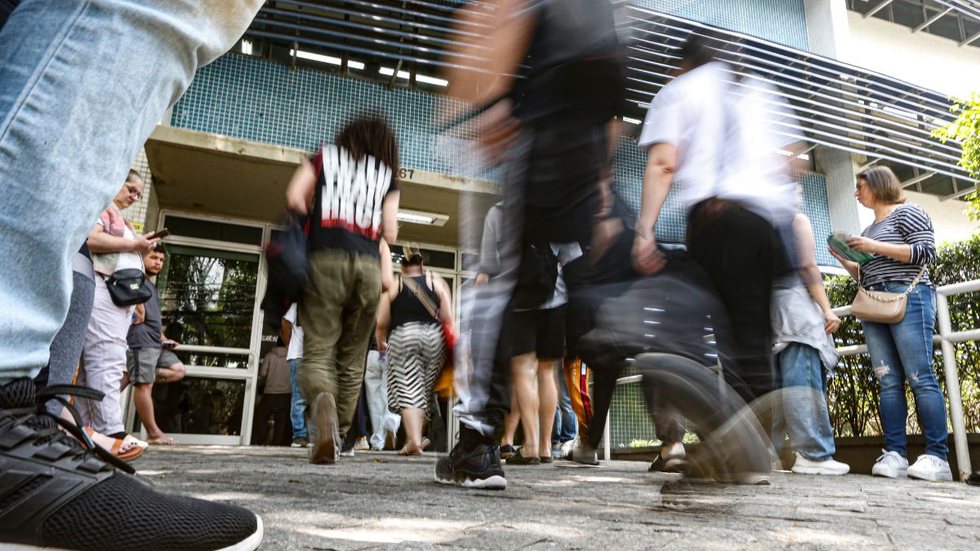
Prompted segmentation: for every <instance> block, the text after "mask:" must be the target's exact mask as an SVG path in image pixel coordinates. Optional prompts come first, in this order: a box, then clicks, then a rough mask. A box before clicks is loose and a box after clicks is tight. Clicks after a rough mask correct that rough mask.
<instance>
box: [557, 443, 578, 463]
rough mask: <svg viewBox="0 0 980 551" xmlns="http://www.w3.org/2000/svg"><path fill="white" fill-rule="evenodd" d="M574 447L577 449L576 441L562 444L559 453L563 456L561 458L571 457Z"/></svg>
mask: <svg viewBox="0 0 980 551" xmlns="http://www.w3.org/2000/svg"><path fill="white" fill-rule="evenodd" d="M574 447H575V440H566V441H565V442H562V443H561V448H559V449H560V450H561V451H560V452H559V453H560V454H561V458H562V459H568V458H569V457H571V455H572V448H574Z"/></svg>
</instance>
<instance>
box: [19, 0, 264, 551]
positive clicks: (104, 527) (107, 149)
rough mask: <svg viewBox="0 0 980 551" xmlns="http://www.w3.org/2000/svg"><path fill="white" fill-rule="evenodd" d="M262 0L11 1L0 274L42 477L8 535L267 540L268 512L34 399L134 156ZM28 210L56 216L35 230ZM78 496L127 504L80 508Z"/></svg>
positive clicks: (197, 542)
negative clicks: (142, 479) (228, 497)
mask: <svg viewBox="0 0 980 551" xmlns="http://www.w3.org/2000/svg"><path fill="white" fill-rule="evenodd" d="M261 5H262V2H260V1H257V0H246V1H243V2H224V1H217V0H203V1H200V2H186V1H170V0H168V1H166V2H163V1H159V0H144V1H140V2H131V1H125V0H87V1H86V2H68V1H49V0H22V1H21V2H19V4H18V5H17V7H16V8H15V9H14V10H13V12H12V13H10V14H9V18H8V17H7V15H8V14H7V13H2V14H0V22H3V21H4V20H5V23H3V27H2V29H0V184H2V185H3V188H4V198H3V201H0V235H3V236H4V239H2V240H0V257H2V258H3V259H4V260H5V262H8V263H9V264H10V265H12V266H17V267H18V270H6V271H4V272H3V274H2V275H0V312H3V316H2V317H0V334H3V335H4V339H3V342H2V343H0V352H2V353H0V383H6V384H3V386H0V439H3V440H4V441H5V442H7V443H8V444H7V445H6V446H5V447H4V448H3V450H2V451H0V470H2V471H4V472H13V471H18V472H22V473H26V474H25V476H28V477H31V479H30V480H31V481H30V482H25V486H23V487H24V488H31V491H30V492H28V493H26V494H24V495H22V496H21V497H20V499H19V501H18V502H17V503H16V504H15V505H13V506H12V507H10V508H8V509H7V510H6V511H4V512H3V513H0V526H2V528H0V542H2V543H3V544H7V545H9V544H19V545H24V546H35V547H40V546H51V545H56V546H58V547H60V548H65V549H82V548H85V549H91V548H107V547H111V546H116V545H118V544H119V542H128V543H129V544H130V545H140V546H143V547H146V548H162V547H165V546H173V547H178V546H179V547H182V548H184V549H187V550H198V549H199V550H204V549H221V548H227V547H231V546H236V547H237V548H238V549H254V548H255V547H257V546H258V545H259V543H260V542H261V540H262V522H261V519H259V517H257V516H256V515H255V514H253V513H251V512H249V511H247V510H245V509H242V508H240V507H235V506H232V505H226V504H220V503H210V502H206V501H202V500H197V499H188V498H174V497H171V496H169V495H166V494H162V493H159V492H156V491H154V490H152V489H150V488H148V487H146V486H145V485H142V484H139V483H137V482H136V481H135V480H134V479H133V478H132V477H130V476H128V475H127V474H124V473H128V472H132V470H131V469H129V468H127V467H124V466H121V465H119V464H117V463H116V462H115V461H113V460H109V459H107V458H106V457H105V456H103V455H102V454H98V453H97V452H93V451H92V450H91V449H90V448H89V447H88V445H89V444H88V440H87V439H85V438H84V436H82V435H81V433H79V432H76V431H78V428H77V427H75V426H74V425H72V426H71V428H69V427H68V426H65V430H69V431H71V432H72V433H73V434H76V436H81V442H84V444H80V443H79V441H78V440H75V439H73V438H70V437H68V436H65V435H62V434H60V433H58V432H57V430H54V431H53V432H52V429H53V428H54V427H56V426H57V425H56V423H57V421H55V420H54V419H53V418H52V417H50V416H49V415H48V413H47V412H45V411H39V412H37V413H25V411H30V410H31V409H32V408H33V407H35V403H34V402H35V400H42V401H44V400H46V399H47V398H48V396H49V394H47V393H45V392H42V393H40V394H38V393H36V392H35V387H34V385H33V383H32V382H30V381H28V380H27V379H24V377H32V376H34V375H35V374H36V373H37V372H38V371H39V370H40V369H41V368H42V367H43V366H44V365H45V364H46V363H47V362H48V357H49V345H50V344H51V341H52V339H53V338H54V336H55V334H56V333H57V332H58V330H59V328H60V327H61V325H62V323H63V321H64V320H65V314H66V312H67V311H68V305H69V298H70V296H71V288H70V284H71V262H70V261H71V258H72V254H73V253H74V252H75V251H76V250H78V247H79V245H80V244H81V243H82V242H83V241H85V236H86V235H87V234H88V233H89V232H90V231H91V228H92V223H93V221H94V220H96V218H97V216H98V214H99V212H100V211H101V210H102V209H104V208H105V205H106V204H108V203H109V202H110V200H111V199H112V198H113V196H114V194H115V193H116V191H117V189H118V187H117V186H118V182H120V181H122V180H123V179H124V178H125V177H126V171H127V168H128V166H129V163H130V162H131V161H132V159H133V158H134V157H135V155H136V152H137V151H138V149H139V148H140V147H141V146H142V144H143V142H144V141H145V140H146V138H147V137H148V136H149V135H150V132H151V131H152V130H153V127H154V126H155V125H156V123H157V121H159V120H160V118H161V116H162V115H163V114H164V112H165V111H166V109H167V107H168V105H170V104H172V103H173V102H174V101H176V100H177V98H178V97H180V95H181V94H182V93H183V91H184V90H185V89H186V88H187V86H188V84H189V83H190V81H191V79H192V78H193V75H194V72H195V71H196V70H197V68H198V67H200V66H202V65H204V64H206V63H208V62H209V61H211V60H212V59H214V58H215V57H217V56H218V55H220V54H222V53H224V52H225V51H227V49H228V48H229V47H231V46H232V45H233V44H234V43H235V41H236V40H237V39H238V38H239V37H240V36H241V34H242V32H243V31H244V30H245V28H246V26H247V25H248V23H249V22H250V21H251V19H252V17H254V15H255V13H256V12H257V11H258V10H259V8H260V7H261ZM6 8H9V3H8V4H7V6H5V7H4V9H6ZM83 77H84V78H83ZM107 121H113V122H114V123H115V124H114V125H113V128H112V131H108V132H107V131H106V129H105V125H106V122H107ZM93 138H97V139H93ZM29 212H43V213H44V216H45V217H46V221H47V223H48V224H49V225H50V226H51V227H53V228H56V230H55V231H37V229H36V224H37V221H36V219H35V218H34V217H31V216H25V213H29ZM25 273H32V274H46V277H41V278H37V277H23V274H25ZM96 283H97V285H96V289H98V287H99V285H100V283H99V282H98V281H97V282H96ZM73 392H78V391H77V390H74V391H73ZM96 454H97V455H98V456H97V457H96ZM106 461H108V462H106ZM72 465H73V466H72ZM120 470H121V471H122V472H120ZM35 481H39V482H40V483H35ZM66 488H71V490H70V491H69V490H66ZM123 502H124V503H126V504H127V507H122V508H120V507H119V504H120V503H123ZM151 505H152V507H151ZM151 509H152V510H153V511H156V514H151V513H149V511H150V510H151ZM79 510H86V511H107V510H111V511H114V512H115V518H112V519H108V518H107V517H104V516H98V515H96V516H92V515H82V517H79V516H78V515H74V514H71V512H72V511H75V512H77V511H79ZM34 511H44V515H35V514H33V513H32V512H34ZM13 518H16V519H17V520H16V521H13V520H12V519H13ZM79 519H80V520H79Z"/></svg>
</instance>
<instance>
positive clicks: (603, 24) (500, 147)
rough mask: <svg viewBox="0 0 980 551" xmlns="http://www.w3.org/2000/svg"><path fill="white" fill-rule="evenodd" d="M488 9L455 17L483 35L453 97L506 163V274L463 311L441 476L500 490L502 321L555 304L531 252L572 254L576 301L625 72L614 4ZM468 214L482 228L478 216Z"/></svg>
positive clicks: (468, 50)
mask: <svg viewBox="0 0 980 551" xmlns="http://www.w3.org/2000/svg"><path fill="white" fill-rule="evenodd" d="M491 4H493V8H494V11H493V18H487V17H486V14H485V13H484V12H482V11H481V12H479V13H477V12H476V11H473V10H463V11H461V12H460V13H459V17H460V19H459V24H460V25H466V24H469V23H476V24H478V25H480V26H481V27H485V28H486V33H485V34H484V35H483V36H482V37H481V39H480V40H476V41H474V42H472V43H469V42H468V43H467V44H465V45H461V47H460V48H459V49H458V50H457V51H456V52H454V53H453V54H452V56H451V61H452V62H453V66H455V67H458V68H459V69H457V70H458V71H460V73H464V74H458V75H450V78H449V82H450V87H449V89H448V93H449V94H450V95H451V96H454V97H457V98H460V99H462V100H463V101H465V102H466V103H467V104H468V105H471V106H473V107H474V108H473V109H472V111H470V112H469V113H467V114H466V118H467V119H468V122H465V123H464V124H471V125H473V126H475V127H476V135H478V136H480V140H481V141H480V146H481V147H482V149H483V152H484V153H485V154H486V155H487V157H488V158H489V159H491V160H492V161H493V162H501V161H503V162H504V168H505V171H504V177H503V186H502V188H503V193H502V196H503V197H502V199H503V224H502V227H503V230H504V232H503V236H502V239H501V243H502V244H501V247H500V256H501V266H502V268H501V271H500V274H499V275H498V276H497V277H495V278H493V279H491V280H490V281H489V283H488V284H487V285H484V286H482V287H476V288H475V289H474V293H473V295H472V300H473V301H474V303H475V304H474V305H472V307H471V308H465V309H466V310H467V311H471V312H472V313H473V317H472V323H471V326H470V327H471V331H470V344H469V350H470V352H471V358H470V361H471V362H472V370H469V369H457V370H456V375H457V380H456V387H457V388H458V389H459V388H465V391H461V392H460V397H461V401H460V404H459V405H458V406H457V408H456V412H457V413H458V414H459V419H460V431H459V441H458V443H457V444H456V446H454V448H453V451H452V452H451V453H450V455H449V456H448V457H444V458H440V460H439V461H438V462H437V464H436V473H435V477H436V481H437V482H439V483H443V484H450V485H458V486H464V487H469V488H487V489H504V488H506V486H507V481H506V478H505V475H504V472H503V469H502V468H501V466H500V454H499V447H498V446H497V443H496V439H497V437H498V436H499V430H500V427H501V422H502V418H503V416H504V415H505V413H506V412H507V411H509V410H510V405H509V401H510V400H509V396H510V389H509V381H508V379H509V361H508V360H509V358H507V357H506V354H501V353H499V352H501V350H500V347H499V346H498V345H499V344H500V342H501V341H500V329H501V327H502V319H503V316H504V314H505V312H507V311H508V310H510V309H513V308H515V307H516V308H522V307H523V308H528V307H530V308H533V307H536V306H538V305H540V304H541V302H543V301H544V300H546V299H547V298H548V296H550V295H551V293H553V290H554V288H553V287H552V288H551V289H548V288H547V287H548V286H547V285H543V286H540V287H539V286H537V285H535V284H534V283H533V282H534V281H535V280H536V279H537V278H536V277H535V276H536V274H539V273H541V272H540V271H539V270H543V271H548V270H550V264H549V263H542V264H536V263H535V262H534V258H533V257H534V255H533V254H532V255H527V261H525V258H524V257H525V254H526V253H527V252H528V251H531V250H532V248H533V250H536V251H538V252H541V253H546V252H547V251H548V250H550V248H551V245H560V246H566V247H568V249H567V250H568V251H569V253H570V255H569V256H570V258H567V259H566V262H565V263H564V265H563V268H564V274H565V276H566V283H568V285H569V290H570V291H571V288H572V287H573V286H574V284H575V281H576V278H575V275H574V274H575V273H576V272H577V271H580V270H582V269H584V267H585V266H586V264H587V262H586V261H585V260H584V259H583V258H584V256H585V255H584V251H585V250H587V248H588V244H589V242H590V241H591V239H592V219H593V216H594V215H595V214H596V212H597V211H599V210H600V197H601V196H602V193H601V191H600V189H599V187H600V183H601V182H602V179H601V178H600V172H601V171H602V169H603V167H605V166H607V165H608V163H609V162H610V161H611V159H612V150H613V147H614V144H615V141H616V140H615V139H614V137H613V136H614V135H615V128H616V124H615V122H614V121H613V118H614V115H616V112H617V110H618V109H620V107H621V105H622V102H623V101H624V98H625V73H624V69H623V63H622V53H623V52H622V48H621V46H620V44H619V41H618V38H617V36H616V32H615V25H614V21H613V10H612V5H611V4H610V3H609V2H607V1H605V0H600V1H597V0H563V1H561V2H555V1H542V2H538V1H533V2H528V1H525V0H498V1H497V2H492V3H491ZM477 20H478V22H477ZM488 52H489V54H490V55H487V53H488ZM457 56H458V59H457ZM473 59H478V60H480V61H478V62H477V64H478V67H477V69H478V70H477V71H472V70H470V68H471V67H472V65H473V63H472V60H473ZM457 61H458V63H456V62H457ZM518 74H520V75H521V76H522V77H524V78H520V79H518V78H516V76H517V75H518ZM500 75H504V76H500ZM457 77H458V78H457ZM570 83H574V84H570ZM464 201H465V198H461V205H462V204H465V203H464ZM469 215H470V216H473V218H474V220H473V222H475V221H476V219H477V217H476V216H475V213H472V212H471V213H469ZM481 215H482V213H481ZM464 216H466V214H464ZM480 218H481V221H482V216H481V217H480ZM474 225H475V224H474ZM461 226H462V224H461ZM465 227H468V226H465ZM467 231H468V230H467ZM474 233H475V232H474ZM552 281H553V280H552ZM463 299H464V300H470V296H469V295H463ZM512 299H514V300H513V302H512ZM518 299H519V300H518Z"/></svg>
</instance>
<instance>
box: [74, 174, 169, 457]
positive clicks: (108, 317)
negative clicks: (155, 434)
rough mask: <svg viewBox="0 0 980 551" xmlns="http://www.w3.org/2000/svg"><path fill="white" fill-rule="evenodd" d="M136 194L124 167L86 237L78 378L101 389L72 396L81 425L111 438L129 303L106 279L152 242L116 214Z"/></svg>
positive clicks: (138, 184)
mask: <svg viewBox="0 0 980 551" xmlns="http://www.w3.org/2000/svg"><path fill="white" fill-rule="evenodd" d="M142 195H143V179H142V178H141V177H140V175H139V173H138V172H136V171H135V170H130V171H129V175H128V176H127V177H126V181H125V182H124V183H123V186H122V187H121V188H120V189H119V192H118V193H117V194H116V197H115V198H114V199H113V201H112V204H111V205H110V206H109V207H107V208H106V209H105V210H104V211H102V214H101V215H100V217H99V223H98V224H96V226H95V228H94V229H93V230H92V232H91V233H90V234H89V236H88V241H87V244H88V248H89V250H91V251H92V253H93V255H94V256H93V266H94V269H95V273H96V285H95V299H94V302H93V306H92V316H91V318H90V319H89V323H88V328H87V329H86V332H85V344H84V346H83V348H82V369H81V372H80V373H79V377H78V381H79V384H81V385H85V386H89V387H91V388H93V389H95V390H97V391H99V392H101V393H103V394H104V395H105V398H104V399H102V400H91V399H88V398H82V399H80V400H78V410H79V413H81V416H82V421H83V422H84V423H85V424H86V425H88V426H91V427H92V428H93V429H95V430H97V431H99V432H101V433H103V434H106V435H109V436H112V437H113V438H124V437H125V436H126V430H125V427H124V426H123V418H122V407H121V405H120V401H119V394H120V390H121V389H122V388H123V377H124V376H125V374H126V353H127V350H128V347H127V342H126V337H127V334H128V333H129V326H130V324H131V322H132V316H133V310H134V307H132V306H117V305H116V304H115V303H114V302H113V300H112V297H111V295H110V294H109V287H108V286H107V285H106V281H107V280H108V278H109V277H110V276H111V275H112V274H113V273H114V272H116V271H117V270H124V269H136V270H139V271H143V269H144V267H143V258H142V255H143V254H145V253H148V252H149V251H152V250H153V248H154V247H156V245H157V240H155V239H147V238H146V237H145V236H142V235H139V234H137V233H136V231H135V230H134V229H133V228H132V226H131V225H130V224H129V222H128V221H126V219H125V217H124V216H123V214H122V210H123V209H126V208H128V207H129V206H130V205H132V204H133V203H135V202H136V201H137V200H138V199H139V198H140V197H142ZM151 422H152V421H151Z"/></svg>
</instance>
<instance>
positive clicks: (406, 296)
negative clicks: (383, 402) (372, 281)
mask: <svg viewBox="0 0 980 551" xmlns="http://www.w3.org/2000/svg"><path fill="white" fill-rule="evenodd" d="M401 268H402V272H401V278H400V279H399V283H398V285H395V286H392V288H391V289H389V290H388V292H387V293H386V294H385V296H384V297H383V298H382V300H381V304H380V305H379V307H378V325H377V329H376V339H377V341H378V349H379V350H381V351H384V352H385V353H386V354H387V355H388V366H387V376H388V409H389V411H392V412H394V413H399V414H401V418H402V426H404V428H405V440H406V441H405V445H404V446H403V447H402V449H401V450H400V451H399V452H398V453H399V454H401V455H420V454H421V453H422V450H423V449H424V448H425V445H424V439H423V437H422V431H423V425H424V424H425V423H426V421H428V419H429V418H430V417H431V412H432V411H434V408H437V407H438V405H437V404H435V403H434V400H433V395H434V394H433V386H434V385H435V381H436V376H438V375H439V372H440V370H441V369H442V366H443V364H444V363H445V360H446V353H447V351H446V344H445V340H444V337H443V330H442V326H443V324H447V323H448V324H452V322H453V317H452V298H451V297H450V293H449V287H448V286H447V285H446V282H445V281H443V279H442V278H441V277H439V276H438V275H436V274H433V273H432V272H430V271H427V270H425V265H424V262H423V259H422V253H420V252H419V251H418V250H416V249H411V248H406V251H405V254H404V256H402V260H401Z"/></svg>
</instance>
